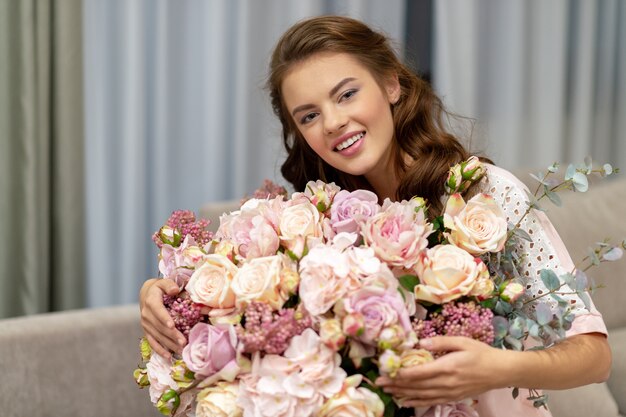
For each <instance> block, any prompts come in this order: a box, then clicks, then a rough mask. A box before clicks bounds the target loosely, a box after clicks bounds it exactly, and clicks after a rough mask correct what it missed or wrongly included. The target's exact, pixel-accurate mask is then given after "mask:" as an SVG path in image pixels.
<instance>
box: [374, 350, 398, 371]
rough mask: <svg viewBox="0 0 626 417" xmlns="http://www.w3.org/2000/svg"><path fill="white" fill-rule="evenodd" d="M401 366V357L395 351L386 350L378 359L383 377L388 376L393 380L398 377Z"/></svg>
mask: <svg viewBox="0 0 626 417" xmlns="http://www.w3.org/2000/svg"><path fill="white" fill-rule="evenodd" d="M401 366H402V362H401V361H400V356H398V354H397V353H396V352H394V351H393V350H389V349H387V350H385V351H384V352H383V354H382V355H380V357H379V358H378V370H379V371H380V372H381V374H383V375H385V374H386V375H389V376H390V377H392V378H393V377H395V376H396V373H397V372H398V369H400V367H401Z"/></svg>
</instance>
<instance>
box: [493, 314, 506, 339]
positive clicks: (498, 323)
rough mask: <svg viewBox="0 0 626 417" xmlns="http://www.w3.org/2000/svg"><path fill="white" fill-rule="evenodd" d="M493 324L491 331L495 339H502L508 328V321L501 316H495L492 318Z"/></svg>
mask: <svg viewBox="0 0 626 417" xmlns="http://www.w3.org/2000/svg"><path fill="white" fill-rule="evenodd" d="M492 324H493V332H494V335H495V337H496V338H497V339H503V338H504V337H505V336H506V334H507V332H508V330H509V322H508V321H507V319H505V318H504V317H502V316H495V317H494V318H493V320H492Z"/></svg>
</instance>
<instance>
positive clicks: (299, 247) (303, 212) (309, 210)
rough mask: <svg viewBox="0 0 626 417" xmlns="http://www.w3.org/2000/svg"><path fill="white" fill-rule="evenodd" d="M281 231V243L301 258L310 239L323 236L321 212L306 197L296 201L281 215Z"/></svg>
mask: <svg viewBox="0 0 626 417" xmlns="http://www.w3.org/2000/svg"><path fill="white" fill-rule="evenodd" d="M279 230H280V241H281V243H282V244H283V245H284V246H285V247H286V248H287V249H289V250H291V251H292V252H294V253H296V256H300V255H301V254H302V251H303V250H304V245H305V242H306V241H307V240H308V239H310V238H320V237H321V236H322V221H321V217H320V212H319V211H318V210H317V208H316V207H315V206H314V205H313V204H312V203H311V202H310V201H309V200H308V199H307V198H306V197H303V198H302V199H301V200H296V202H295V203H294V204H293V205H291V206H288V207H286V208H285V209H284V210H283V212H282V213H281V217H280V221H279Z"/></svg>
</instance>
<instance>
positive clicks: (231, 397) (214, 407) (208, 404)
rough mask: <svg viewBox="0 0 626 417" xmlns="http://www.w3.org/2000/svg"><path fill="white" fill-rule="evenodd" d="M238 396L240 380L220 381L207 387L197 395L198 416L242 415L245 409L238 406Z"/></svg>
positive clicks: (236, 416) (238, 416)
mask: <svg viewBox="0 0 626 417" xmlns="http://www.w3.org/2000/svg"><path fill="white" fill-rule="evenodd" d="M238 396H239V382H238V381H237V382H223V381H220V382H218V383H217V384H215V385H214V386H212V387H210V388H205V389H203V390H202V391H200V392H199V393H198V396H197V397H196V401H197V405H196V417H241V416H243V410H242V409H241V408H239V407H238V406H237V403H236V401H237V397H238Z"/></svg>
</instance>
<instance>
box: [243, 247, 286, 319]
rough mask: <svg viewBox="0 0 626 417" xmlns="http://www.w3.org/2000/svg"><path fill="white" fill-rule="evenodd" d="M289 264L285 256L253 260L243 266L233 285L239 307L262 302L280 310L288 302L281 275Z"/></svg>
mask: <svg viewBox="0 0 626 417" xmlns="http://www.w3.org/2000/svg"><path fill="white" fill-rule="evenodd" d="M288 264H291V261H290V260H289V258H287V256H285V255H283V254H279V255H274V256H265V257H263V258H256V259H252V260H251V261H250V262H247V263H245V264H243V265H242V266H241V267H240V268H239V270H238V271H237V273H236V274H235V276H234V277H233V282H232V285H231V288H232V290H233V292H234V293H235V297H236V299H237V301H236V304H237V306H238V307H244V306H246V305H247V304H249V303H250V302H252V301H260V302H264V303H267V304H268V305H269V306H270V307H272V309H274V310H278V309H280V308H281V307H282V306H283V304H284V303H285V301H287V299H286V298H285V297H283V296H282V295H283V294H284V292H283V291H281V273H282V271H283V269H284V268H285V267H286V265H288ZM292 269H295V266H293V268H292Z"/></svg>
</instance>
